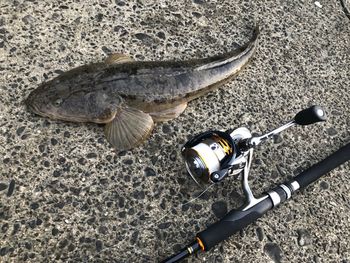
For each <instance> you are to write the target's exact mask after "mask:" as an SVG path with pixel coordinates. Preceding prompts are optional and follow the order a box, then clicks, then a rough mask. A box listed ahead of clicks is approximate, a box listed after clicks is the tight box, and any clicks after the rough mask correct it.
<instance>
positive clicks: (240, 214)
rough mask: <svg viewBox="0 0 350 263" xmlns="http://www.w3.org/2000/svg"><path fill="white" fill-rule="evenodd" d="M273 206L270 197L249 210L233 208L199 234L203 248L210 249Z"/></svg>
mask: <svg viewBox="0 0 350 263" xmlns="http://www.w3.org/2000/svg"><path fill="white" fill-rule="evenodd" d="M272 207H273V204H272V201H271V199H270V198H269V197H267V198H265V199H264V200H262V201H261V202H259V203H258V204H256V205H255V206H253V207H251V208H249V209H248V210H245V211H241V210H231V211H230V212H229V213H228V214H227V215H226V216H225V217H223V218H222V219H221V220H220V221H218V222H216V223H214V224H212V225H211V226H209V227H208V228H207V229H205V230H203V231H202V232H200V233H198V234H197V238H198V239H199V241H200V242H199V243H200V244H201V246H202V250H204V251H208V250H210V249H211V248H212V247H214V246H215V245H217V244H218V243H220V242H221V241H223V240H225V239H227V238H229V237H230V236H231V235H233V234H235V233H236V232H238V231H240V230H241V229H242V228H244V227H246V226H247V225H249V224H251V223H253V222H254V221H255V220H257V219H258V218H260V217H261V216H262V215H264V214H265V213H266V212H267V211H268V210H270V209H271V208H272Z"/></svg>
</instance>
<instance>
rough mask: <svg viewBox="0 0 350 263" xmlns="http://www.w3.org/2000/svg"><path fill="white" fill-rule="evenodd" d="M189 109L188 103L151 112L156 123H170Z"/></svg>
mask: <svg viewBox="0 0 350 263" xmlns="http://www.w3.org/2000/svg"><path fill="white" fill-rule="evenodd" d="M186 107H187V102H185V103H182V104H180V105H178V106H176V107H173V108H169V109H166V110H162V111H156V112H150V113H149V114H150V115H151V116H152V118H153V120H154V121H157V122H161V121H168V120H172V119H174V118H176V117H178V116H179V115H180V114H181V113H182V112H183V111H184V110H185V109H186Z"/></svg>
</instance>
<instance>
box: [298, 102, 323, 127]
mask: <svg viewBox="0 0 350 263" xmlns="http://www.w3.org/2000/svg"><path fill="white" fill-rule="evenodd" d="M325 120H326V113H325V111H324V110H323V109H322V108H321V107H320V106H317V105H314V106H311V107H310V108H308V109H305V110H302V111H300V112H299V113H297V115H295V117H294V121H295V123H296V124H299V125H309V124H313V123H316V122H320V121H325Z"/></svg>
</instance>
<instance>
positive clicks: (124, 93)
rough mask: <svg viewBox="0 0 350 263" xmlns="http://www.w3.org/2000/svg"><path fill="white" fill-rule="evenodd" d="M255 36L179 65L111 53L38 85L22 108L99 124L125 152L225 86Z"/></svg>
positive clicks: (241, 64)
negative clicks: (158, 125)
mask: <svg viewBox="0 0 350 263" xmlns="http://www.w3.org/2000/svg"><path fill="white" fill-rule="evenodd" d="M258 36H259V27H258V26H256V27H255V28H254V30H253V33H252V37H251V38H250V40H249V41H248V42H247V43H246V44H244V45H242V46H240V47H239V48H236V49H234V50H232V51H229V52H227V53H224V54H220V55H215V56H212V57H209V58H196V59H190V60H185V61H179V60H169V61H166V60H164V61H135V60H133V59H132V58H131V57H129V56H127V55H124V54H120V53H114V54H111V55H110V56H108V57H107V58H106V59H105V60H104V61H103V62H96V63H92V64H86V65H82V66H79V67H77V68H73V69H71V70H68V71H66V72H63V73H62V74H60V75H58V76H57V77H55V78H53V79H52V80H49V81H47V82H44V83H42V84H40V85H39V86H38V87H37V88H36V89H34V90H33V91H32V92H31V93H30V94H29V96H28V97H27V99H26V100H25V104H26V105H27V108H28V109H29V110H30V111H32V112H33V113H35V114H37V115H40V116H43V117H48V118H51V119H55V120H62V121H69V122H92V123H97V124H105V126H104V133H105V136H106V138H107V140H108V142H109V143H110V144H111V145H112V146H113V147H114V148H115V149H116V150H117V151H124V150H130V149H132V148H134V147H136V146H139V145H140V144H142V142H144V141H145V140H146V139H147V138H148V137H149V136H150V134H151V132H152V130H153V128H154V125H155V123H157V122H163V121H168V120H172V119H174V118H176V117H178V116H179V115H180V114H181V113H182V112H183V111H184V110H185V109H186V107H187V103H188V102H189V101H191V100H194V99H196V98H198V97H200V96H203V95H205V94H207V93H208V92H210V91H213V90H215V89H217V88H218V87H220V86H221V85H222V84H224V83H226V82H228V81H230V80H231V79H232V78H233V77H234V76H235V75H236V74H237V73H238V72H239V71H240V70H241V69H242V68H244V67H245V66H246V65H247V64H248V62H249V61H250V60H251V58H252V56H253V54H254V53H255V51H256V48H257V43H258V41H257V40H258Z"/></svg>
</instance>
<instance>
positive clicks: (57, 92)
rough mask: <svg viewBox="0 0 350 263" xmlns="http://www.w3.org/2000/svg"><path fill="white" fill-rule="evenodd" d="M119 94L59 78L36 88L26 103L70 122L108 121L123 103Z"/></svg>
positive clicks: (50, 116)
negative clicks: (111, 93)
mask: <svg viewBox="0 0 350 263" xmlns="http://www.w3.org/2000/svg"><path fill="white" fill-rule="evenodd" d="M122 101H123V100H122V98H121V97H120V96H119V95H118V94H113V95H110V94H108V92H106V91H104V90H103V89H101V90H99V89H91V87H89V85H86V84H84V83H74V82H72V81H66V80H62V79H60V78H59V77H58V78H56V79H53V80H51V81H48V82H46V83H43V84H41V85H40V86H39V87H38V88H36V89H35V90H33V91H32V92H31V93H30V94H29V96H28V98H27V99H26V100H25V103H26V105H27V107H28V108H29V110H31V111H32V112H33V113H35V114H38V115H40V116H43V117H48V118H51V119H57V120H64V121H71V122H95V123H107V122H109V121H111V120H112V119H113V118H114V116H115V114H116V112H117V111H118V108H119V107H120V105H121V104H122Z"/></svg>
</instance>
